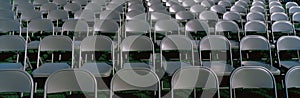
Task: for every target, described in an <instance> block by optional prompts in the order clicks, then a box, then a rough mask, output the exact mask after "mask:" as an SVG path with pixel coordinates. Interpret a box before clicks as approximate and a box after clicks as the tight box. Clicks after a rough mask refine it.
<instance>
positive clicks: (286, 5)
mask: <svg viewBox="0 0 300 98" xmlns="http://www.w3.org/2000/svg"><path fill="white" fill-rule="evenodd" d="M293 6H298V4H297V3H296V2H287V3H286V4H285V9H290V8H291V7H293Z"/></svg>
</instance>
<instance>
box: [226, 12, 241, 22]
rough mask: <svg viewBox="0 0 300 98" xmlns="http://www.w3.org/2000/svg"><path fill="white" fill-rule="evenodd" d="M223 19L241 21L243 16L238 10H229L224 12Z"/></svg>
mask: <svg viewBox="0 0 300 98" xmlns="http://www.w3.org/2000/svg"><path fill="white" fill-rule="evenodd" d="M223 20H232V21H241V20H242V17H241V15H240V14H239V13H238V12H232V11H228V12H225V13H224V15H223Z"/></svg>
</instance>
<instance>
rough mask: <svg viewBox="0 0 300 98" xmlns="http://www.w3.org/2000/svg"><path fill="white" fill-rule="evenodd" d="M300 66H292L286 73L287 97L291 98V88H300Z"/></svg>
mask: <svg viewBox="0 0 300 98" xmlns="http://www.w3.org/2000/svg"><path fill="white" fill-rule="evenodd" d="M299 69H300V66H295V67H292V68H290V69H289V70H288V72H287V73H286V74H285V81H284V87H285V93H286V97H287V98H289V92H288V89H289V88H299V86H300V84H299V82H298V81H300V78H299V75H300V70H299Z"/></svg>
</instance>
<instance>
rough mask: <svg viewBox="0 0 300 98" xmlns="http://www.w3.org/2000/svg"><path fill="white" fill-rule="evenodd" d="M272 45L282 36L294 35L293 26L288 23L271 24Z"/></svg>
mask: <svg viewBox="0 0 300 98" xmlns="http://www.w3.org/2000/svg"><path fill="white" fill-rule="evenodd" d="M271 30H272V38H273V43H275V42H276V40H277V39H278V38H279V37H280V36H283V35H296V33H295V29H294V25H293V24H292V23H291V22H290V21H276V22H274V23H273V24H272V28H271Z"/></svg>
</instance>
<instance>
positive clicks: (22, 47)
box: [0, 35, 27, 70]
mask: <svg viewBox="0 0 300 98" xmlns="http://www.w3.org/2000/svg"><path fill="white" fill-rule="evenodd" d="M26 45H27V43H26V41H25V39H24V38H23V37H22V36H18V35H2V36H0V51H1V52H2V53H1V55H2V56H1V57H3V58H2V59H1V63H0V69H19V70H25V69H26V67H27V66H26V65H27V63H26V58H27V57H26V56H27V46H26ZM9 53H11V54H9ZM7 55H9V56H8V57H7ZM13 56H15V57H13ZM9 57H11V58H12V59H13V60H8V61H7V60H6V59H8V58H9Z"/></svg>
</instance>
